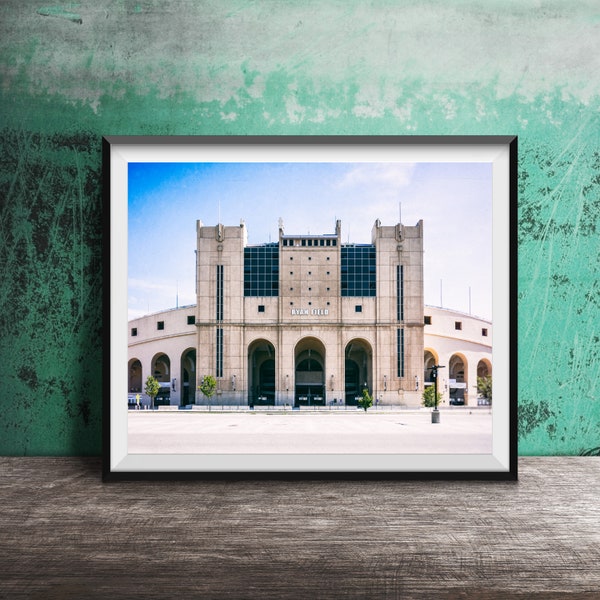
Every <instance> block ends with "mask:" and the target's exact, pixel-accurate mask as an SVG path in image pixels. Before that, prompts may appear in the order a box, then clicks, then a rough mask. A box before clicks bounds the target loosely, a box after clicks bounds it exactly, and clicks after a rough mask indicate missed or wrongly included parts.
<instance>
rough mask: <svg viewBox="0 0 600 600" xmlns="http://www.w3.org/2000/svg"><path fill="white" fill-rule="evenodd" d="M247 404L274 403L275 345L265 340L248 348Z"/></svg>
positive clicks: (257, 341) (256, 342) (258, 341)
mask: <svg viewBox="0 0 600 600" xmlns="http://www.w3.org/2000/svg"><path fill="white" fill-rule="evenodd" d="M248 404H249V405H250V406H255V405H258V406H260V405H265V406H266V405H271V404H275V347H274V346H273V344H271V342H269V341H267V340H256V341H254V342H252V344H250V347H249V348H248Z"/></svg>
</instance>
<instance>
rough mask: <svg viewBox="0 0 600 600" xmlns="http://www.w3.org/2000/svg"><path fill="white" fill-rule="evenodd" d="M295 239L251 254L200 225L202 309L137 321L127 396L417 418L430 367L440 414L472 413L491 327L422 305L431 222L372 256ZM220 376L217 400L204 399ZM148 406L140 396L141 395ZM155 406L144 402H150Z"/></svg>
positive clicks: (231, 234) (325, 238)
mask: <svg viewBox="0 0 600 600" xmlns="http://www.w3.org/2000/svg"><path fill="white" fill-rule="evenodd" d="M340 229H341V228H340V223H339V222H338V223H336V228H335V232H334V233H331V234H326V235H288V234H285V233H284V230H283V226H281V227H280V232H279V239H278V241H277V242H275V243H269V244H263V245H260V246H248V244H247V234H246V227H245V225H244V224H241V225H240V226H233V227H230V226H223V225H219V226H216V227H215V226H204V225H203V224H202V223H201V222H200V221H198V222H197V280H196V285H197V299H198V301H197V304H196V305H192V306H185V307H181V308H178V309H173V310H167V311H162V312H160V313H156V314H153V315H147V316H145V317H141V318H139V319H135V320H132V321H130V322H129V392H130V396H135V394H136V393H138V392H143V387H144V381H145V379H146V377H147V376H148V375H149V374H153V375H154V376H156V377H157V378H158V379H159V381H161V385H162V390H161V396H160V397H159V398H158V399H157V403H158V404H171V405H177V406H179V405H187V404H192V403H197V404H206V403H208V402H210V403H212V404H221V405H236V406H248V405H261V404H265V405H277V406H285V405H288V406H303V405H311V406H312V405H316V406H349V405H350V406H352V405H355V404H356V398H357V397H358V396H359V395H360V394H361V393H362V389H363V388H365V387H366V388H367V389H368V390H369V392H370V393H371V394H372V395H373V396H374V398H375V399H376V401H377V403H378V404H380V405H395V406H408V407H412V406H420V404H421V397H422V392H423V387H424V386H426V385H429V384H430V371H429V370H428V369H429V367H430V366H431V365H432V364H439V365H443V366H444V369H442V370H440V376H439V379H438V384H439V391H440V392H442V402H441V403H442V405H449V404H450V403H451V402H452V403H453V404H454V403H460V402H461V401H464V402H465V404H470V405H474V404H477V394H476V384H477V375H484V374H489V375H491V374H492V373H491V370H492V327H491V322H489V321H486V320H483V319H479V318H477V317H473V316H471V315H466V314H464V313H459V312H456V311H452V310H448V309H443V308H437V307H431V306H424V302H423V223H422V222H421V221H420V222H419V223H418V224H417V225H415V226H412V227H409V226H404V225H401V224H397V225H394V226H382V225H381V223H379V222H378V221H377V222H375V225H374V226H373V229H372V243H371V244H342V241H341V237H340ZM205 375H213V376H216V377H217V384H218V387H217V394H216V396H215V397H213V398H212V399H210V401H209V400H207V399H206V398H204V397H203V396H202V394H201V393H200V392H198V391H197V386H198V385H199V384H200V382H201V380H202V377H203V376H205ZM142 396H143V393H142ZM145 400H146V402H147V399H145Z"/></svg>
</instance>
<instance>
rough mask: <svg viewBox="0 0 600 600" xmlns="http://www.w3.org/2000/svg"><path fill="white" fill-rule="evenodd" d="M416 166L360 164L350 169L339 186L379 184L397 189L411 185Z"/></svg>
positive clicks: (408, 164)
mask: <svg viewBox="0 0 600 600" xmlns="http://www.w3.org/2000/svg"><path fill="white" fill-rule="evenodd" d="M415 166H416V165H415V163H384V164H382V163H377V164H360V165H357V166H355V167H353V168H352V169H350V170H349V171H348V172H347V173H346V174H345V175H344V177H343V178H342V179H341V180H340V181H339V182H338V186H339V187H350V186H351V187H355V186H378V187H382V188H392V189H394V190H396V189H397V188H399V187H406V186H408V185H410V183H411V181H412V175H413V172H414V170H415Z"/></svg>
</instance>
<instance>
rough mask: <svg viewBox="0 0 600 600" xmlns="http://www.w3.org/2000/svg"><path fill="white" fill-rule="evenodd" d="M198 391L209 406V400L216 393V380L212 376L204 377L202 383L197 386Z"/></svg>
mask: <svg viewBox="0 0 600 600" xmlns="http://www.w3.org/2000/svg"><path fill="white" fill-rule="evenodd" d="M198 389H199V390H200V391H201V392H202V394H204V396H206V398H207V400H208V401H209V404H210V399H211V398H212V397H213V396H214V395H215V392H216V391H217V380H216V379H215V378H214V377H213V376H212V375H205V376H204V377H203V378H202V383H201V384H200V385H199V386H198Z"/></svg>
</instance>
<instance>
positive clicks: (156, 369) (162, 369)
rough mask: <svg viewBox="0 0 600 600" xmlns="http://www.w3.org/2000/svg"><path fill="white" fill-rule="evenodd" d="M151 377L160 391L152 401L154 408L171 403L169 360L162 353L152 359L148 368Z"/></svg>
mask: <svg viewBox="0 0 600 600" xmlns="http://www.w3.org/2000/svg"><path fill="white" fill-rule="evenodd" d="M150 369H151V372H152V375H153V376H154V378H155V379H156V380H157V381H158V383H159V385H160V390H159V392H158V395H157V396H156V398H155V399H154V406H161V405H168V404H170V403H171V359H170V358H169V357H168V356H167V355H166V354H163V353H158V354H156V355H155V356H154V358H153V359H152V365H151V367H150Z"/></svg>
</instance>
